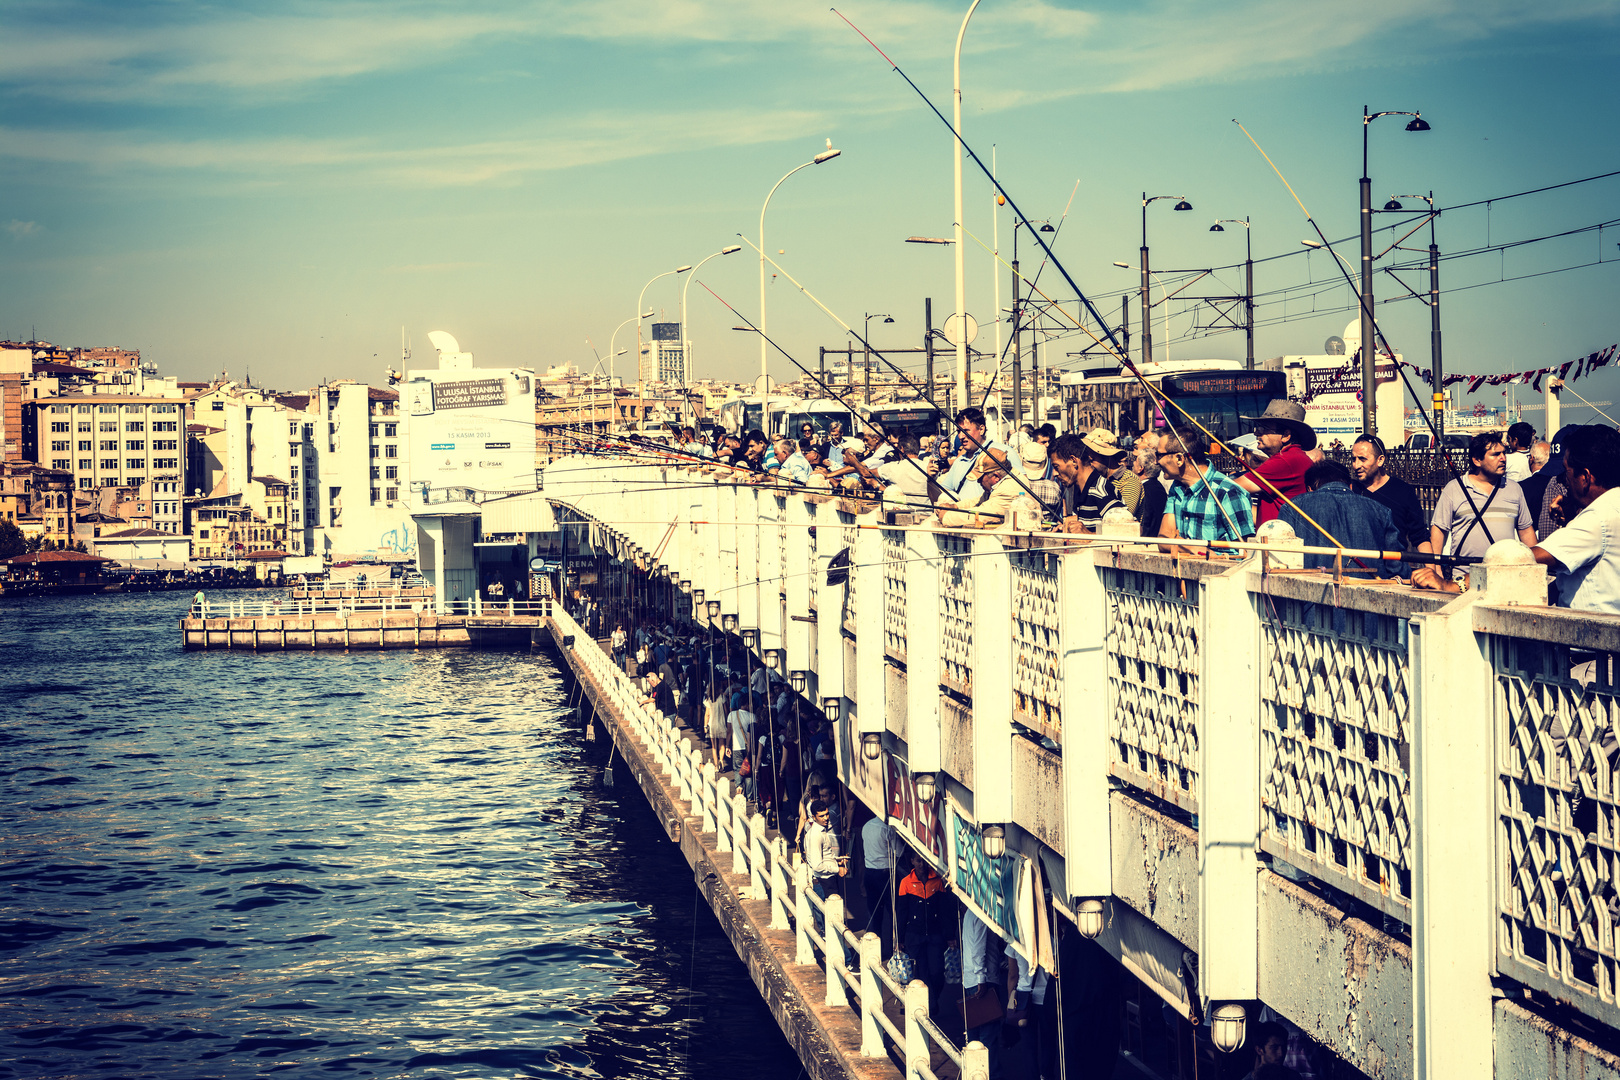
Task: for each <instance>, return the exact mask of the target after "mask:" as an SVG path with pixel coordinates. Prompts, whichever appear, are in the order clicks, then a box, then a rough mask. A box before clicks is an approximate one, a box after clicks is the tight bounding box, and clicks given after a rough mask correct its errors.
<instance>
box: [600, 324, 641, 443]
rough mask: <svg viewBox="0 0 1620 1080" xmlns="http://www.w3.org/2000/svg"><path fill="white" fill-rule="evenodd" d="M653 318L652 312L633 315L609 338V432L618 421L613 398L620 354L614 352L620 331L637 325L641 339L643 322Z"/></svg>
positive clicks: (638, 357)
mask: <svg viewBox="0 0 1620 1080" xmlns="http://www.w3.org/2000/svg"><path fill="white" fill-rule="evenodd" d="M636 310H637V311H641V308H640V307H637V308H636ZM651 316H652V312H650V311H648V312H645V313H643V314H641V315H632V316H630V317H629V318H628V319H626V320H624V322H622V323H620V324H619V325H618V326H615V327H614V328H613V333H612V334H611V335H609V336H608V406H609V407H608V427H607V429H608V430H609V431H612V430H613V422H614V421H615V420H617V419H618V416H617V415H616V413H617V412H618V405H617V400H616V399H615V398H614V396H613V360H614V358H615V357H616V356H618V355H619V354H618V353H616V352H614V351H613V346H614V344H615V343H616V342H617V341H618V340H619V331H620V330H623V329H624V328H625V327H627V326H629V325H630V324H631V323H635V324H636V336H637V337H640V336H641V320H642V319H646V318H650V317H651ZM640 360H641V357H640V356H639V355H638V356H637V357H636V361H637V363H639V362H640ZM638 374H639V371H638Z"/></svg>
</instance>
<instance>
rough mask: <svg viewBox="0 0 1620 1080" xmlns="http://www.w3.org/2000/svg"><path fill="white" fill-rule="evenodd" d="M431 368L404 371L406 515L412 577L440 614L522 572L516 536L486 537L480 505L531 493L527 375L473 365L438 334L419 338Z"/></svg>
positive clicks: (531, 383) (522, 553)
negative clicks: (412, 540)
mask: <svg viewBox="0 0 1620 1080" xmlns="http://www.w3.org/2000/svg"><path fill="white" fill-rule="evenodd" d="M428 340H430V341H432V342H433V345H434V347H435V348H437V349H438V350H439V366H438V367H437V368H430V369H426V370H418V371H411V372H408V373H407V374H406V380H405V382H404V384H403V387H402V389H403V390H404V394H403V400H404V403H405V409H404V411H405V412H406V413H408V414H409V417H408V420H409V424H410V445H411V461H412V462H413V463H414V465H415V471H414V473H413V475H412V477H411V500H410V501H411V516H412V517H413V518H414V520H415V524H416V529H415V532H416V536H417V539H418V542H419V544H420V554H419V565H420V567H421V570H422V573H423V574H424V575H425V576H426V577H427V578H428V580H429V581H430V582H431V583H432V584H433V585H434V586H435V587H436V588H437V590H438V594H437V595H438V601H439V605H440V609H441V610H448V609H449V608H450V607H451V606H453V605H454V604H455V603H457V602H458V601H464V600H467V599H469V598H471V597H472V596H473V595H474V594H475V593H477V592H478V591H479V590H481V589H482V588H484V586H485V585H486V584H487V583H488V582H489V581H490V580H495V579H499V580H502V581H503V582H505V581H510V580H513V579H514V576H515V575H522V576H523V577H525V578H526V577H527V570H526V563H527V556H528V543H527V541H526V540H525V539H523V538H522V537H517V538H509V537H486V536H485V535H484V534H483V531H482V529H481V525H480V517H481V514H482V506H483V504H484V502H486V501H488V500H492V499H499V498H500V497H501V496H503V495H510V494H513V493H517V492H525V491H533V490H535V473H534V459H535V426H534V425H535V412H534V409H535V406H534V398H535V379H534V371H533V370H532V369H529V368H474V367H473V357H472V353H469V352H462V351H461V347H460V345H458V344H457V342H456V339H455V338H454V337H452V336H450V335H449V334H447V333H444V332H443V331H439V330H435V331H434V332H432V333H430V334H429V335H428Z"/></svg>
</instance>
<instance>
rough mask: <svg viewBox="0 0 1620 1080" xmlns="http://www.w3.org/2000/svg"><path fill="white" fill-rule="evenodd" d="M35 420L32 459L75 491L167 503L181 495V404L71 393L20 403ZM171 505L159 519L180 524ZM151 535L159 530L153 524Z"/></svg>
mask: <svg viewBox="0 0 1620 1080" xmlns="http://www.w3.org/2000/svg"><path fill="white" fill-rule="evenodd" d="M27 406H28V408H29V409H30V410H31V411H32V413H33V416H34V420H33V424H32V427H33V429H34V437H35V445H34V447H33V448H32V449H33V460H35V461H37V462H39V463H40V464H41V465H43V466H45V467H47V468H49V469H52V470H54V471H56V472H61V473H66V474H68V475H69V476H71V478H72V487H73V489H74V490H76V491H81V492H92V491H97V490H101V489H105V488H127V489H129V490H130V491H132V492H140V491H142V490H143V489H145V490H146V491H147V492H149V493H151V492H154V491H161V492H162V493H163V494H164V495H168V496H172V497H170V498H165V499H163V500H162V501H163V502H164V503H165V504H168V503H178V502H179V497H178V493H179V492H183V491H184V490H185V476H186V471H185V466H186V456H185V453H184V451H183V449H182V441H183V440H184V438H185V435H184V433H183V432H182V431H181V428H182V427H183V425H184V419H185V417H184V405H183V403H182V402H180V401H179V400H177V399H174V398H161V397H135V396H132V395H125V394H99V393H98V394H83V395H80V394H73V395H66V396H61V397H52V398H41V399H37V400H32V401H29V402H27ZM178 510H179V508H178V506H175V507H167V506H166V512H165V514H164V520H167V521H170V522H173V523H175V525H176V531H179V528H178V523H179V521H180V520H181V519H180V516H179V513H178ZM153 527H154V528H157V527H158V526H157V525H156V524H155V523H154V525H153Z"/></svg>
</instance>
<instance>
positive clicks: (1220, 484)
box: [1159, 428, 1254, 553]
mask: <svg viewBox="0 0 1620 1080" xmlns="http://www.w3.org/2000/svg"><path fill="white" fill-rule="evenodd" d="M1159 467H1160V468H1161V469H1163V470H1164V474H1165V475H1166V476H1168V477H1169V478H1170V479H1171V480H1172V481H1173V483H1172V484H1171V485H1170V498H1169V500H1168V501H1167V502H1166V503H1165V507H1164V521H1163V522H1162V524H1161V525H1160V527H1159V535H1160V536H1165V537H1185V538H1187V539H1188V540H1247V539H1248V538H1249V537H1251V536H1253V535H1254V503H1253V502H1252V501H1251V499H1250V497H1249V493H1248V492H1247V491H1244V490H1243V489H1242V488H1240V487H1238V486H1237V484H1235V483H1233V482H1232V481H1231V480H1230V479H1228V478H1227V477H1226V475H1225V474H1224V473H1222V472H1221V471H1220V470H1218V469H1216V468H1215V467H1214V466H1212V465H1210V463H1209V442H1208V440H1207V439H1205V438H1204V433H1203V432H1201V431H1196V430H1187V429H1184V428H1178V429H1175V430H1173V431H1172V430H1166V431H1163V432H1161V433H1160V435H1159ZM1187 553H1191V552H1190V549H1188V552H1187Z"/></svg>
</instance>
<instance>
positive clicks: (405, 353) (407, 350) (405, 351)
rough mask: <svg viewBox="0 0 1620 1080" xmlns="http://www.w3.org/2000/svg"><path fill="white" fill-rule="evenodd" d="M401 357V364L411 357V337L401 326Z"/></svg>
mask: <svg viewBox="0 0 1620 1080" xmlns="http://www.w3.org/2000/svg"><path fill="white" fill-rule="evenodd" d="M399 358H400V361H401V365H402V366H403V363H404V361H407V360H409V359H410V358H411V339H410V338H409V337H407V336H406V335H405V328H404V327H403V326H401V327H400V328H399Z"/></svg>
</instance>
